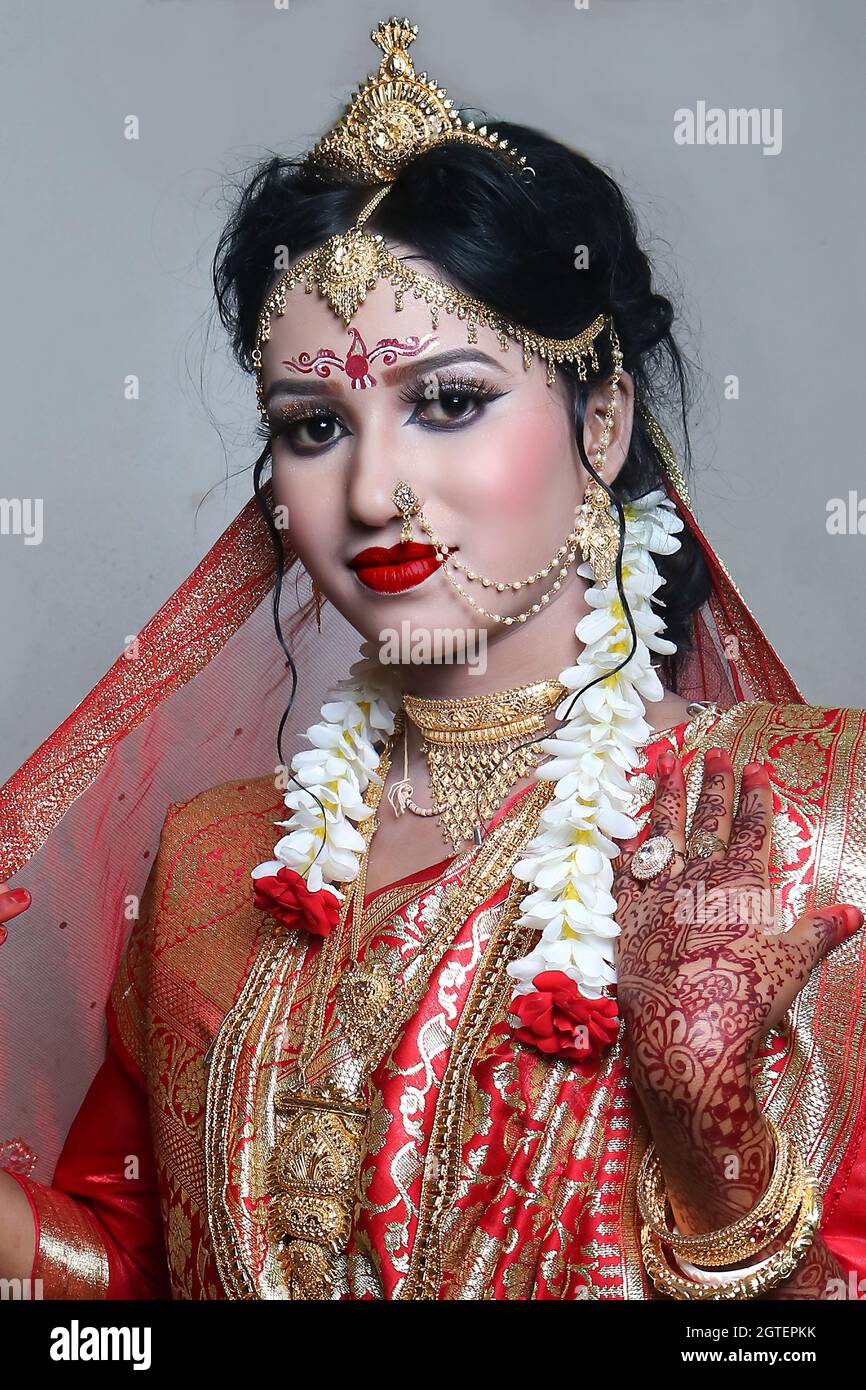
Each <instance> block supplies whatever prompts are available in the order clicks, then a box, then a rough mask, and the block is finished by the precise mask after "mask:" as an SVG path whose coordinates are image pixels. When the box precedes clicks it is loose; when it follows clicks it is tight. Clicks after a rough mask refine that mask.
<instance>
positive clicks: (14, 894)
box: [8, 888, 32, 907]
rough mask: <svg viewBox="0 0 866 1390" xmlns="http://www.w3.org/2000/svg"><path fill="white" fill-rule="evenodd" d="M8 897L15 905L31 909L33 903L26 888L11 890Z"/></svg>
mask: <svg viewBox="0 0 866 1390" xmlns="http://www.w3.org/2000/svg"><path fill="white" fill-rule="evenodd" d="M8 896H9V897H10V898H11V899H12V901H13V903H23V904H24V906H25V907H29V906H30V903H31V901H32V899H31V897H30V894H29V893H28V891H27V889H26V888H10V889H9V894H8Z"/></svg>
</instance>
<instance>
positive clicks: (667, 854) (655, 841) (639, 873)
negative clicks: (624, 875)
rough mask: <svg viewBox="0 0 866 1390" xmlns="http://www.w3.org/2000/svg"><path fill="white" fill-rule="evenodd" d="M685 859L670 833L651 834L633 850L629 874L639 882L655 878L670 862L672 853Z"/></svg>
mask: <svg viewBox="0 0 866 1390" xmlns="http://www.w3.org/2000/svg"><path fill="white" fill-rule="evenodd" d="M675 854H678V855H679V856H680V858H681V859H685V855H684V854H683V852H682V850H681V849H677V847H676V845H675V844H674V842H673V840H672V839H671V837H670V835H651V836H650V838H649V839H648V840H644V842H643V844H642V845H641V846H640V848H639V849H637V850H635V853H634V857H633V859H632V861H631V876H632V878H636V879H638V880H639V881H640V882H646V881H648V880H649V879H651V878H657V877H658V875H659V874H661V873H663V872H664V870H665V869H666V868H667V866H668V864H670V862H671V860H672V859H673V857H674V855H675Z"/></svg>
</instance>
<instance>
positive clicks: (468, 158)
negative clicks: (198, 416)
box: [213, 122, 710, 761]
mask: <svg viewBox="0 0 866 1390" xmlns="http://www.w3.org/2000/svg"><path fill="white" fill-rule="evenodd" d="M496 129H497V130H498V132H499V134H500V136H501V137H502V138H503V139H506V140H507V141H508V143H509V145H514V146H516V147H517V149H518V150H519V151H520V153H521V154H522V155H524V156H525V157H526V162H527V165H529V166H531V167H530V168H529V169H525V170H524V171H523V172H521V173H517V172H516V171H515V168H514V166H513V164H512V163H511V162H510V161H508V160H507V159H506V158H505V156H504V155H501V154H500V153H498V152H497V151H495V150H493V149H490V150H487V149H483V148H481V147H479V146H477V145H473V144H469V143H459V142H453V141H450V142H448V143H446V144H443V145H440V146H438V147H434V148H431V149H429V150H427V151H426V152H425V153H423V154H420V155H417V156H416V157H415V158H414V159H412V160H411V162H410V163H409V164H408V165H406V166H405V168H404V169H403V170H402V172H401V173H400V174H399V176H398V177H397V178H396V179H395V180H394V182H393V184H392V186H391V188H390V191H389V193H388V195H387V197H385V198H384V200H383V201H382V202H381V204H380V205H379V206H378V207H377V208H376V210H375V212H374V213H373V215H372V217H371V218H370V219H369V221H368V223H367V227H368V228H369V229H370V230H372V231H376V232H381V233H382V234H383V235H384V236H385V237H386V238H387V239H391V240H398V241H400V242H403V243H405V244H407V245H409V246H411V247H413V248H415V249H416V250H417V252H419V253H420V254H421V255H422V256H423V258H424V259H425V260H428V261H430V262H431V263H432V264H433V265H434V266H436V267H437V271H438V273H439V274H440V275H441V277H442V278H443V279H444V280H446V281H448V282H450V283H452V284H454V285H455V286H457V287H458V288H460V289H462V290H464V292H466V293H468V294H471V295H473V296H475V297H476V298H478V299H482V300H484V301H486V302H487V303H488V304H490V305H492V306H493V307H494V308H496V309H498V310H499V311H500V312H501V313H503V314H504V315H506V316H507V317H508V318H509V319H512V320H514V321H516V322H518V323H521V324H523V325H525V326H526V327H529V328H532V329H535V330H536V331H537V332H539V333H540V334H543V335H545V336H551V337H571V336H573V335H575V334H577V333H579V332H580V331H581V330H582V329H583V328H585V327H586V326H587V325H588V324H589V323H591V322H592V320H593V319H595V318H596V317H597V316H598V315H599V314H606V315H611V316H612V318H613V322H614V325H615V328H616V332H617V334H618V337H619V342H620V346H621V350H622V354H623V368H624V370H625V371H627V372H628V373H630V375H631V376H632V378H633V379H634V383H635V390H636V396H638V397H640V398H641V399H642V400H643V401H644V402H646V404H647V406H648V407H649V408H650V409H651V410H652V411H653V413H654V414H658V413H661V414H662V415H668V416H674V417H675V418H676V420H677V422H678V426H679V434H680V436H681V439H682V444H683V463H682V467H683V472H684V474H686V475H688V472H689V470H690V465H691V449H690V444H689V433H688V422H687V415H688V410H689V407H690V404H691V387H690V378H689V373H688V369H687V365H686V361H685V359H684V356H683V354H682V352H681V350H680V349H679V348H678V346H677V344H676V342H675V341H674V337H673V334H672V324H673V321H674V308H673V304H672V303H671V300H670V299H669V298H667V297H666V295H665V294H663V293H660V292H659V291H658V290H657V289H655V288H654V286H653V274H652V268H651V265H650V262H649V259H648V257H647V254H646V253H645V251H644V250H643V249H642V247H641V245H640V241H639V234H638V228H637V222H636V218H635V215H634V212H633V211H632V208H631V206H630V204H629V202H628V201H627V199H626V197H625V196H624V194H623V192H622V190H621V189H620V187H619V186H618V184H617V183H616V181H615V180H614V179H613V178H612V177H611V176H610V175H609V174H608V173H607V172H605V170H603V169H602V168H600V167H599V166H598V165H597V164H595V163H593V162H592V161H591V160H590V159H588V158H587V157H586V155H584V154H582V153H580V152H579V151H576V150H572V149H570V148H568V147H567V146H565V145H563V144H561V143H560V142H558V141H556V140H553V139H551V138H549V137H548V136H546V135H544V134H542V133H541V132H539V131H536V130H533V129H530V128H528V127H525V126H519V125H513V124H510V123H507V122H500V123H498V124H497V126H496ZM372 191H373V190H372V189H371V188H370V187H369V186H364V187H358V186H357V185H353V184H351V183H349V182H347V181H344V180H342V179H340V178H339V177H338V176H336V175H335V176H333V177H323V176H322V174H321V173H319V172H316V171H313V170H311V169H310V168H308V167H305V165H304V164H303V162H302V161H298V160H295V159H291V158H286V157H283V156H280V155H277V154H272V155H270V156H269V157H268V158H266V159H265V160H263V161H262V162H261V163H260V164H259V165H258V166H257V167H256V168H255V169H254V170H253V172H252V174H251V175H249V176H247V177H245V179H244V180H243V181H242V182H241V184H240V185H239V186H238V187H237V189H236V192H237V198H236V201H235V203H234V206H233V208H232V211H231V215H230V217H229V220H228V221H227V223H226V226H225V228H224V230H223V232H222V235H221V237H220V240H219V244H218V246H217V250H216V254H215V256H214V262H213V283H214V292H215V298H216V305H217V310H218V313H219V316H220V319H221V321H222V324H223V326H224V327H225V329H226V331H227V333H228V336H229V340H230V344H231V348H232V351H233V354H234V357H235V359H236V361H237V362H238V364H239V365H240V366H241V367H242V369H243V370H245V371H247V372H252V371H253V355H252V354H253V349H254V346H255V338H256V330H257V325H258V319H259V313H260V310H261V306H262V303H263V301H264V298H265V295H266V293H267V291H268V289H269V288H270V287H271V284H272V282H273V280H274V277H275V258H276V256H277V254H278V253H280V252H282V254H283V255H285V252H286V251H287V253H288V257H289V259H290V260H295V259H296V258H297V257H299V256H301V255H303V254H305V253H306V252H307V251H309V250H312V249H313V248H314V247H317V246H320V245H321V244H322V243H323V242H324V241H325V240H326V239H327V238H328V237H329V236H330V235H332V234H333V233H334V232H337V231H344V230H346V229H347V228H348V227H349V226H351V224H352V223H353V222H354V220H355V218H356V216H357V215H358V213H359V212H360V210H361V208H362V207H363V206H364V204H365V203H366V202H367V201H368V200H369V198H370V196H371V193H372ZM283 248H285V250H283ZM596 344H597V347H598V356H599V369H598V372H594V371H592V370H591V369H590V370H589V372H588V380H587V381H586V382H581V381H580V380H579V379H578V375H577V372H576V370H575V369H574V368H571V367H569V366H568V365H567V364H565V365H561V366H559V367H558V368H557V372H558V373H559V374H562V375H563V376H564V378H565V381H566V383H567V390H568V392H569V396H570V400H571V402H572V405H573V412H574V423H575V430H576V438H577V444H578V450H579V454H580V457H581V460H582V462H583V464H584V467H586V469H587V471H588V472H589V473H590V474H591V476H593V477H595V478H596V479H597V481H599V482H600V483H601V485H602V486H603V487H605V489H606V491H607V492H608V494H609V496H610V498H611V500H612V502H613V503H614V505H615V507H616V510H617V514H618V516H619V522H620V529H621V532H622V529H623V527H624V516H623V512H622V502H623V501H626V500H628V499H630V498H635V497H640V496H643V495H644V494H645V493H647V492H648V491H650V490H652V489H654V488H661V487H663V486H664V482H663V480H664V476H665V474H664V469H663V464H662V460H661V458H660V455H659V453H658V450H657V448H656V445H655V443H654V442H653V439H652V438H651V437H650V434H649V432H648V430H647V426H646V423H645V421H644V418H643V416H642V414H641V412H640V410H639V409H636V410H635V414H634V427H633V433H632V438H631V444H630V448H629V452H628V457H627V459H626V461H625V463H624V465H623V467H622V469H621V470H620V472H619V474H618V476H617V478H616V480H615V482H614V484H613V486H612V488H608V486H607V484H606V483H605V482H604V480H603V479H602V478H599V475H598V474H597V473H596V472H595V470H594V468H593V467H592V465H591V464H590V462H589V460H588V459H587V458H586V455H585V452H584V448H583V422H584V416H585V409H586V402H587V398H588V394H589V391H590V389H591V388H592V387H593V386H595V385H598V384H599V382H602V381H604V380H605V379H606V378H608V377H609V375H610V372H611V368H612V358H611V353H610V345H609V341H608V335H607V334H606V333H605V334H602V335H601V336H600V337H599V338H598V339H597V340H596ZM269 460H270V443H269V442H268V443H266V445H265V448H264V450H263V451H262V453H261V454H260V456H259V458H258V459H257V460H256V462H255V464H254V466H253V483H254V489H255V494H256V497H257V499H258V502H259V506H260V508H261V510H262V513H263V515H264V517H265V521H266V522H267V524H268V527H269V531H270V534H271V539H272V542H273V544H274V551H275V558H276V563H277V576H276V584H275V589H274V620H275V626H276V630H277V637H278V639H279V641H280V644H281V646H282V647H283V650H284V651H285V653H286V656H287V658H288V662H289V665H290V666H291V669H292V700H291V701H290V703H289V709H290V708H291V703H292V701H293V700H294V694H295V689H296V686H297V672H296V670H295V666H294V662H293V660H292V657H291V653H290V652H289V650H288V647H287V645H286V643H285V640H284V638H283V634H282V629H281V627H280V618H279V602H280V592H281V580H282V569H283V563H284V546H283V539H282V536H281V535H280V533H279V532H278V531H277V529H276V526H275V524H274V520H273V517H272V516H271V514H270V511H269V509H268V506H267V502H266V499H265V495H264V493H263V492H262V477H263V471H264V468H265V466H266V464H267V463H268V462H269ZM679 539H680V542H681V546H680V549H679V550H677V551H676V552H675V553H674V554H673V555H670V556H667V555H663V556H658V557H657V559H656V564H657V566H658V569H659V572H660V574H661V575H662V577H663V579H664V584H663V585H662V587H661V588H660V590H659V592H658V594H657V596H656V601H657V602H660V603H661V604H663V605H664V619H665V625H666V633H665V635H666V636H667V637H669V638H670V640H671V641H673V642H674V643H676V646H677V652H676V654H675V655H673V656H671V657H665V658H662V661H661V667H662V675H663V677H664V680H665V683H666V684H667V685H668V686H669V687H670V688H671V689H672V690H674V691H676V689H677V674H678V669H679V666H680V663H681V660H682V657H683V654H684V653H685V652H686V651H688V650H689V649H690V648H691V646H692V641H693V635H692V634H693V628H692V623H693V614H694V612H695V611H696V609H698V608H699V607H700V605H701V604H702V603H703V602H704V601H705V599H706V598H707V596H708V594H709V590H710V579H709V573H708V570H707V566H706V563H705V561H704V557H703V554H702V552H701V550H700V547H699V545H698V543H697V540H696V539H695V537H694V535H693V534H692V533H691V531H690V530H689V529H688V528H685V529H684V530H683V531H682V532H680V533H679ZM622 542H623V537H622V535H621V539H620V553H619V557H618V559H617V577H618V586H619V589H620V597H621V598H623V599H624V597H625V596H624V593H623V591H622V576H621V557H622ZM624 607H625V613H626V617H627V619H628V622H629V627H630V629H631V632H632V641H633V644H634V640H635V633H634V626H633V623H632V621H631V614H630V612H629V609H628V605H627V604H625V605H624ZM627 660H628V657H626V658H624V659H623V662H622V663H621V665H624V664H625V662H626V661H627ZM617 669H618V668H617ZM289 709H287V710H286V712H285V714H284V716H283V719H282V721H281V723H280V734H281V733H282V729H283V726H284V723H285V719H286V717H287V715H288V712H289ZM277 746H278V752H279V754H280V759H281V761H282V753H281V746H280V737H279V735H278V741H277Z"/></svg>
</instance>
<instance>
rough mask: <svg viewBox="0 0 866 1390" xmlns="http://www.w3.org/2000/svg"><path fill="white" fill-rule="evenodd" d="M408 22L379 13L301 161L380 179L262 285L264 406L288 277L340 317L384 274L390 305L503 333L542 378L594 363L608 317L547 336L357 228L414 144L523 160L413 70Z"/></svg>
mask: <svg viewBox="0 0 866 1390" xmlns="http://www.w3.org/2000/svg"><path fill="white" fill-rule="evenodd" d="M417 33H418V26H417V25H414V24H412V23H410V21H409V20H408V19H402V20H399V19H396V18H392V19H390V20H386V21H384V22H383V23H381V24H380V25H378V26H377V28H376V29H374V30H373V33H372V35H371V37H372V39H373V41H374V43H376V44H378V46H379V47H380V48H381V49H382V53H383V57H382V61H381V63H380V65H379V70H378V72H377V73H376V74H374V75H373V76H372V77H369V78H368V79H367V81H366V82H365V83H364V84H363V85H362V86H361V87H360V88H359V89H358V90H357V92H356V93H355V95H354V97H353V98H352V100H351V102H350V104H349V107H348V109H347V111H346V112H345V114H344V115H343V116H342V117H341V119H340V120H339V121H338V122H337V124H336V125H335V126H334V128H333V129H332V130H331V131H329V133H328V134H327V135H325V136H324V138H323V139H322V140H320V141H319V143H318V144H317V145H316V146H315V148H314V149H313V150H312V151H311V152H310V153H309V154H308V155H307V157H306V159H305V161H304V162H305V165H306V167H307V168H308V169H310V170H312V171H314V172H318V173H323V174H325V175H333V174H335V173H336V174H338V175H339V176H340V177H341V178H343V179H345V180H347V181H348V182H351V183H357V184H361V185H364V184H367V185H371V184H381V185H383V186H382V187H380V188H378V190H377V191H376V193H375V194H374V195H373V196H372V197H371V199H370V200H369V202H368V203H367V204H366V206H365V207H364V208H363V210H362V211H361V213H360V214H359V215H358V217H357V219H356V221H355V222H354V224H353V225H352V227H350V228H349V229H348V230H347V231H344V232H337V233H335V234H334V235H333V236H331V237H329V238H328V240H327V241H326V242H325V243H324V244H323V245H322V246H320V247H318V248H316V249H315V250H314V251H311V252H309V253H308V254H307V255H305V256H304V257H302V258H301V259H300V260H298V261H297V262H296V263H295V264H294V265H292V266H291V267H289V269H287V270H285V271H284V272H283V273H282V274H281V275H280V278H279V280H278V281H277V283H276V284H275V285H274V286H273V288H272V289H271V290H270V291H269V293H268V295H267V298H266V299H265V302H264V304H263V306H262V310H261V313H260V315H259V322H258V328H257V332H256V341H255V347H254V349H253V354H252V360H253V366H254V369H255V373H256V397H257V401H258V406H259V410H260V411H261V413H262V415H263V416H264V415H265V413H266V412H265V400H264V384H263V380H262V348H263V347H264V345H265V343H267V342H268V340H269V338H270V332H271V319H272V318H273V316H274V315H275V314H277V315H282V314H284V313H285V310H286V296H287V295H288V293H289V291H290V290H292V289H294V287H295V286H296V285H299V284H303V285H304V289H305V292H306V293H307V294H312V292H313V290H317V291H318V293H319V294H320V295H321V296H322V297H323V298H324V299H326V300H327V302H328V304H329V305H330V306H331V308H332V309H333V311H334V313H335V314H336V315H337V316H338V317H339V318H340V319H342V321H343V323H344V324H346V325H348V324H349V323H350V322H351V320H352V318H353V317H354V315H355V314H356V313H357V312H358V309H359V308H360V306H361V305H362V304H363V303H364V301H365V300H366V298H367V294H368V292H369V291H370V290H372V289H374V288H375V286H376V285H377V284H378V283H379V282H380V281H381V280H385V281H387V282H388V283H389V284H390V285H391V286H392V288H393V290H394V308H395V311H396V312H397V313H399V312H400V311H401V310H402V308H403V306H404V299H405V297H406V295H407V294H408V295H410V296H411V298H414V299H416V300H421V301H423V302H424V303H426V304H427V305H428V307H429V309H430V319H431V324H432V327H433V328H434V329H436V328H438V325H439V318H440V315H441V314H442V312H443V311H444V312H445V313H446V314H456V315H457V317H458V318H460V319H463V320H465V322H466V328H467V333H468V340H469V342H470V343H476V342H477V341H478V326H479V324H480V325H482V326H483V327H485V328H490V329H492V330H493V332H494V333H496V334H497V336H498V338H499V344H500V347H501V349H502V350H503V351H505V350H506V349H507V348H508V345H509V341H513V342H516V343H518V344H519V346H520V347H521V348H522V349H523V365H524V367H526V368H529V367H530V366H531V363H532V357H533V354H535V355H537V356H539V357H540V358H542V360H544V361H545V362H546V363H547V380H548V383H550V384H552V383H553V382H554V380H555V378H556V367H557V365H558V364H559V363H563V362H567V363H573V364H575V365H576V367H577V371H578V375H579V377H580V379H581V380H582V381H585V380H586V368H587V362H589V363H591V365H592V368H593V370H594V371H598V356H597V353H596V347H595V341H596V338H597V337H598V335H599V334H600V333H601V332H602V330H603V329H604V327H605V326H606V325H607V326H608V327H611V328H612V320H611V319H610V318H609V317H608V316H605V315H604V314H599V316H598V317H597V318H596V319H595V320H594V321H593V322H592V323H591V324H590V325H589V326H588V327H587V328H585V329H583V331H582V332H580V333H578V334H577V335H576V336H575V337H572V338H549V337H545V336H544V335H543V334H540V333H536V332H534V330H533V329H531V328H527V327H525V326H524V325H523V324H518V323H515V322H513V321H512V320H511V319H509V318H508V317H507V316H506V315H504V314H501V313H500V312H499V311H498V310H497V309H494V308H493V307H492V306H491V305H489V304H485V303H484V301H483V300H480V299H475V298H473V297H472V296H471V295H468V294H464V293H463V291H462V290H458V289H457V288H456V287H455V286H453V285H449V284H447V283H446V282H445V281H442V280H438V279H436V278H435V277H433V276H430V275H424V274H422V272H421V271H418V270H415V269H414V268H413V267H412V266H411V265H408V264H407V263H406V262H405V261H401V260H400V259H399V258H398V257H397V256H395V255H394V254H393V253H392V252H391V251H389V250H388V248H387V246H386V245H385V241H384V238H383V237H381V236H378V235H373V234H371V233H369V232H365V231H363V230H362V228H363V224H364V222H365V221H366V220H367V218H368V217H369V216H370V215H371V213H372V212H373V211H374V210H375V208H376V207H378V205H379V203H380V202H381V201H382V199H383V198H384V197H385V195H386V194H387V193H388V192H389V190H390V187H391V184H392V183H393V181H394V179H395V178H396V177H397V176H398V174H399V173H400V170H401V169H403V168H404V167H405V165H406V164H407V163H408V162H409V161H410V160H411V159H413V158H415V156H416V155H418V154H420V153H421V152H422V151H424V150H428V149H430V148H432V147H433V146H434V145H440V144H443V143H446V142H449V141H457V142H461V143H469V144H474V145H480V146H483V147H484V148H486V149H489V150H491V151H493V152H495V153H496V154H497V155H498V156H500V157H502V158H504V159H506V160H507V161H508V162H509V163H510V164H512V165H513V167H514V171H515V174H518V175H519V174H520V173H521V172H522V170H523V169H524V168H526V161H525V158H523V157H522V156H520V155H519V154H518V152H517V150H516V149H515V148H514V147H513V146H510V145H509V144H508V141H507V140H501V139H500V138H499V135H498V133H497V132H496V131H492V132H488V130H487V127H486V126H481V127H479V128H476V127H475V125H474V123H473V122H471V121H469V122H467V123H465V124H464V123H463V121H462V120H461V119H460V117H459V116H458V115H457V114H456V112H455V111H454V106H453V102H451V101H450V100H449V99H448V98H447V97H446V95H445V88H444V87H439V86H438V85H437V84H436V83H435V82H434V81H432V80H431V79H429V78H428V77H427V74H426V72H422V73H416V72H415V69H414V67H413V64H412V60H411V58H410V57H409V52H408V50H409V47H410V45H411V44H412V43H413V42H414V40H415V38H416V36H417Z"/></svg>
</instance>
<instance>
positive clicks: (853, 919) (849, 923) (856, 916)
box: [842, 903, 863, 931]
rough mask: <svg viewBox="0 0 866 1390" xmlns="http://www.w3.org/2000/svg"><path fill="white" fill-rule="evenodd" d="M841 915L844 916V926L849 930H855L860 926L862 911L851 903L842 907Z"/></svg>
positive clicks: (861, 923)
mask: <svg viewBox="0 0 866 1390" xmlns="http://www.w3.org/2000/svg"><path fill="white" fill-rule="evenodd" d="M842 915H843V917H844V918H845V926H846V927H847V928H848V930H849V931H856V930H857V929H858V927H862V925H863V913H862V912H861V911H860V909H859V907H855V906H854V904H853V903H846V904H845V906H844V907H843V908H842Z"/></svg>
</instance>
